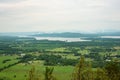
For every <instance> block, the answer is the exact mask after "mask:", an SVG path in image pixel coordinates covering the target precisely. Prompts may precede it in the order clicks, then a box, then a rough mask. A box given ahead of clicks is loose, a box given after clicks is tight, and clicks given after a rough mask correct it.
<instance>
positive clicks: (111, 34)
mask: <svg viewBox="0 0 120 80" xmlns="http://www.w3.org/2000/svg"><path fill="white" fill-rule="evenodd" d="M32 36H37V37H72V38H73V37H98V36H120V32H113V33H96V34H85V33H84V34H83V33H71V32H64V33H42V34H35V35H32Z"/></svg>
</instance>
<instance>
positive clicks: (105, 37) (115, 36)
mask: <svg viewBox="0 0 120 80" xmlns="http://www.w3.org/2000/svg"><path fill="white" fill-rule="evenodd" d="M101 38H115V39H117V38H118V39H119V38H120V36H101Z"/></svg>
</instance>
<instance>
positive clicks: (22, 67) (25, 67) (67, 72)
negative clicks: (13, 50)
mask: <svg viewBox="0 0 120 80" xmlns="http://www.w3.org/2000/svg"><path fill="white" fill-rule="evenodd" d="M15 57H16V56H4V57H0V60H1V61H0V62H2V60H4V59H12V60H13V59H14V58H15ZM0 64H1V65H2V66H3V64H2V63H0ZM32 66H35V68H36V72H37V73H38V74H40V77H41V79H42V80H43V79H44V72H45V67H46V66H44V65H43V61H40V62H38V61H35V62H33V63H32V64H24V63H20V64H17V65H15V66H12V67H10V68H8V69H6V70H4V71H2V72H0V77H8V78H10V79H11V80H26V79H27V77H28V74H29V70H30V69H31V68H32ZM50 67H54V72H53V75H54V76H55V77H56V78H57V80H70V78H71V75H72V72H73V69H74V67H73V66H50ZM15 76H16V77H15ZM64 76H65V77H64Z"/></svg>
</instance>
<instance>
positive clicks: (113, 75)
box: [105, 61, 120, 80]
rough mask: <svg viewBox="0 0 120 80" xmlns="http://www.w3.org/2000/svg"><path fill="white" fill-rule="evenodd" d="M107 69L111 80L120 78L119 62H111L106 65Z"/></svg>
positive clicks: (119, 79)
mask: <svg viewBox="0 0 120 80" xmlns="http://www.w3.org/2000/svg"><path fill="white" fill-rule="evenodd" d="M105 70H106V73H107V76H108V77H109V78H110V80H120V66H119V63H118V62H115V61H114V62H113V61H111V62H109V63H108V64H107V65H106V66H105Z"/></svg>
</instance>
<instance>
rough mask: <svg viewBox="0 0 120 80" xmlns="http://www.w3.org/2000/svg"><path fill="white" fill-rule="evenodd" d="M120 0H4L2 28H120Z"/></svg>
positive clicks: (0, 16)
mask: <svg viewBox="0 0 120 80" xmlns="http://www.w3.org/2000/svg"><path fill="white" fill-rule="evenodd" d="M119 4H120V0H0V32H21V31H22V32H23V31H42V32H52V31H83V32H96V31H104V30H118V31H120V29H119V28H120V5H119Z"/></svg>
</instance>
